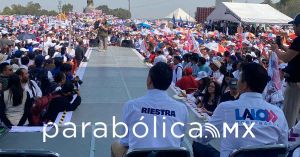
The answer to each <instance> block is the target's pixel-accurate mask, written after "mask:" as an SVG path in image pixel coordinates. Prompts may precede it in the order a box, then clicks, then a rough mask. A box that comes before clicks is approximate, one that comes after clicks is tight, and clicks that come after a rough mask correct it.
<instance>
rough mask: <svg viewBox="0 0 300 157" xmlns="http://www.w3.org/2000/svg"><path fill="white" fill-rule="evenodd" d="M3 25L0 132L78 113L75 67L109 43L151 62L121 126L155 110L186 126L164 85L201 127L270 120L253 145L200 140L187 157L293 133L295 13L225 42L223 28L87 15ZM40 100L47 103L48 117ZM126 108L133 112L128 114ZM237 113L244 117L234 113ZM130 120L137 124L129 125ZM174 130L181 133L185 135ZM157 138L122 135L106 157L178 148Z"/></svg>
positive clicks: (298, 23) (12, 19) (298, 21)
mask: <svg viewBox="0 0 300 157" xmlns="http://www.w3.org/2000/svg"><path fill="white" fill-rule="evenodd" d="M4 18H9V19H8V20H7V19H6V20H7V21H8V22H6V23H4V24H1V26H0V31H1V38H0V51H1V53H0V63H1V64H0V87H1V88H0V91H1V97H0V101H1V102H0V119H1V122H2V123H3V124H4V125H5V126H7V127H12V126H24V125H28V126H34V125H42V124H44V123H47V122H50V121H51V122H53V121H55V119H56V116H57V115H58V113H59V112H62V111H74V110H76V108H77V107H78V106H79V105H80V103H81V97H80V92H79V86H80V84H81V83H82V81H81V80H80V79H79V77H78V76H76V71H77V69H78V67H79V65H80V64H81V62H86V61H87V60H86V58H85V52H86V51H87V48H88V47H89V44H91V43H92V42H95V43H100V44H99V46H101V45H103V49H104V50H107V46H108V44H110V45H113V46H126V47H134V48H135V49H136V50H137V51H138V52H139V53H140V54H141V55H143V56H144V57H145V62H148V63H151V64H153V67H152V68H151V69H150V72H149V76H148V80H147V87H148V90H149V91H148V93H147V95H146V96H145V97H143V98H142V99H138V100H133V101H130V102H128V103H127V104H126V105H125V107H124V113H123V114H124V117H125V119H123V120H124V122H126V123H130V125H131V124H134V122H137V121H138V120H139V117H138V116H142V115H145V114H143V113H140V107H145V108H149V107H150V108H151V107H153V106H157V105H160V107H161V108H166V109H168V110H172V111H174V113H175V112H176V113H180V114H179V115H180V116H179V117H176V118H175V120H174V119H172V118H170V119H168V121H170V122H171V121H172V122H174V121H180V122H184V123H187V121H188V120H187V118H188V110H187V108H186V106H183V105H182V104H180V103H178V102H176V101H174V100H172V99H169V98H168V97H167V94H166V93H165V91H166V90H167V89H168V88H169V86H170V85H171V84H174V85H175V86H177V87H179V88H180V89H181V90H182V91H181V94H180V97H186V96H187V95H192V96H193V97H194V98H195V99H196V102H195V103H196V104H197V107H198V111H199V112H201V113H206V114H207V115H209V116H211V120H210V121H209V122H210V123H212V124H215V126H220V124H221V123H222V122H228V121H230V122H233V121H235V120H237V119H234V117H235V118H244V119H243V120H247V119H250V120H257V119H255V118H254V117H252V114H253V113H250V111H249V110H251V109H252V110H253V112H254V111H255V110H258V109H260V110H263V111H265V110H267V111H270V112H272V113H273V114H275V115H276V116H277V118H278V119H275V120H274V119H273V120H274V121H273V123H268V124H267V125H265V123H259V124H258V126H255V127H254V128H255V131H254V132H255V133H257V135H258V136H257V138H256V139H251V140H250V139H247V140H246V142H244V143H238V144H235V143H234V142H236V141H241V140H244V141H245V139H233V138H228V139H225V140H222V142H221V152H218V151H216V150H214V149H213V148H211V146H210V145H205V143H206V142H207V141H208V139H205V140H195V141H194V144H193V151H194V156H197V157H198V156H199V157H201V156H206V155H207V153H208V152H210V153H211V154H210V156H220V154H221V156H222V157H227V156H228V155H229V154H230V153H231V151H232V150H234V149H236V148H240V147H243V146H248V145H255V146H256V145H264V144H276V143H283V144H287V142H288V139H289V140H295V139H296V137H298V136H299V135H300V128H298V127H297V126H299V124H298V125H296V122H297V120H299V119H298V118H300V116H299V113H300V112H299V111H300V105H299V103H300V95H299V93H300V84H299V82H300V75H299V72H298V70H297V67H299V64H300V60H299V56H300V54H299V52H300V47H299V46H300V43H299V42H300V40H299V39H300V38H299V36H300V15H298V16H297V17H296V18H295V20H294V21H292V23H291V24H292V25H293V27H291V26H289V27H284V28H283V27H281V26H276V25H275V26H265V28H264V29H259V30H260V32H257V31H256V32H251V29H249V28H251V27H249V26H244V28H245V29H244V30H247V31H243V27H242V26H237V31H236V32H233V31H231V32H230V34H229V33H226V29H224V28H223V27H222V28H220V29H219V30H208V29H206V28H208V27H209V28H210V29H213V28H215V27H213V26H205V25H197V26H196V27H194V28H185V27H176V25H173V26H169V25H170V23H168V22H167V23H163V22H160V21H153V22H152V23H140V22H138V21H136V20H122V19H117V18H114V17H110V16H105V17H104V16H98V15H94V14H75V15H69V17H68V18H67V19H64V21H63V22H57V21H58V20H57V17H45V16H41V17H31V16H20V17H17V16H8V17H4ZM59 21H61V20H59ZM248 27H249V28H248ZM222 31H223V32H222ZM224 31H225V32H224ZM297 36H298V37H297ZM74 95H76V96H74ZM42 99H47V100H48V101H49V104H47V110H44V106H43V105H45V104H43V103H41V102H42V101H41V100H42ZM129 105H133V106H134V105H136V106H135V108H134V109H132V108H130V107H128V106H129ZM143 105H146V106H143ZM252 110H251V112H252ZM244 111H245V113H244ZM247 111H248V112H247ZM242 112H243V113H244V115H241V116H240V115H237V114H239V113H240V114H242ZM130 115H135V116H136V117H137V118H135V119H134V120H133V119H132V118H129V117H130ZM228 118H229V119H228ZM230 118H231V119H230ZM265 121H267V122H269V121H270V119H268V120H265ZM149 123H151V122H150V121H149ZM295 125H296V127H295ZM221 130H222V129H221ZM177 131H178V132H181V133H184V128H180V129H178V130H177ZM269 135H270V136H269ZM261 138H262V139H263V140H261ZM164 140H166V141H163V140H160V139H157V141H155V142H154V141H153V140H152V139H150V138H149V139H148V140H144V139H143V140H141V139H137V138H134V137H133V136H131V135H128V136H127V137H125V138H122V139H121V141H120V142H119V143H114V144H113V146H112V152H113V156H123V155H124V153H125V152H126V151H127V149H128V147H129V150H133V149H135V148H142V147H169V146H174V147H179V146H180V140H178V139H177V140H176V141H175V140H174V139H173V138H172V137H168V138H167V139H164ZM132 141H134V142H132ZM151 141H152V142H151ZM170 141H171V142H170ZM170 143H171V144H170Z"/></svg>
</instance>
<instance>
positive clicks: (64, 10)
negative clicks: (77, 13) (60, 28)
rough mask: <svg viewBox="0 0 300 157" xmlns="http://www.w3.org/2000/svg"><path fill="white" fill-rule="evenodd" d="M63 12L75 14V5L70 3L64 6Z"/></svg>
mask: <svg viewBox="0 0 300 157" xmlns="http://www.w3.org/2000/svg"><path fill="white" fill-rule="evenodd" d="M62 12H63V13H69V12H73V5H72V4H70V3H68V4H64V5H63V6H62Z"/></svg>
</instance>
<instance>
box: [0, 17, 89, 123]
mask: <svg viewBox="0 0 300 157" xmlns="http://www.w3.org/2000/svg"><path fill="white" fill-rule="evenodd" d="M94 18H95V15H85V14H76V15H70V16H69V18H68V19H64V21H62V20H61V19H60V20H59V19H58V17H46V16H41V17H34V16H6V17H4V21H5V20H6V22H4V23H3V24H1V26H0V34H1V36H0V52H1V53H0V59H1V61H0V87H1V88H0V91H1V98H0V101H1V103H0V119H1V123H2V124H3V125H5V126H6V127H8V128H11V127H13V126H42V125H44V124H47V123H48V122H54V121H55V120H56V118H57V115H58V113H59V112H64V111H74V110H76V108H77V107H78V106H79V105H80V103H81V97H80V92H79V87H80V85H81V84H82V81H81V80H80V78H79V77H78V76H77V75H76V71H77V70H78V68H79V66H80V64H81V62H86V61H87V59H86V56H85V53H86V51H87V48H88V46H89V40H88V36H89V32H90V31H89V29H90V28H91V27H92V22H89V21H88V20H89V19H94Z"/></svg>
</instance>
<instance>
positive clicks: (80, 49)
mask: <svg viewBox="0 0 300 157" xmlns="http://www.w3.org/2000/svg"><path fill="white" fill-rule="evenodd" d="M83 57H84V49H83V47H81V46H77V47H76V49H75V58H76V60H80V61H81V60H82V59H83Z"/></svg>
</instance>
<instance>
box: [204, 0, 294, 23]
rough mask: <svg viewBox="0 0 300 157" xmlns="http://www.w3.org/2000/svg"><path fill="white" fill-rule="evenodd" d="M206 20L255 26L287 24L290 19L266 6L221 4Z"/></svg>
mask: <svg viewBox="0 0 300 157" xmlns="http://www.w3.org/2000/svg"><path fill="white" fill-rule="evenodd" d="M207 20H212V21H219V20H226V21H232V22H243V23H257V24H287V23H288V22H290V21H292V18H290V17H288V16H286V15H285V14H283V13H281V12H280V11H278V10H276V9H274V8H273V7H271V6H270V5H268V4H254V3H231V2H223V3H222V4H220V5H218V6H217V7H216V9H215V10H214V11H213V12H212V13H211V14H210V15H209V16H208V17H207Z"/></svg>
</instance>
